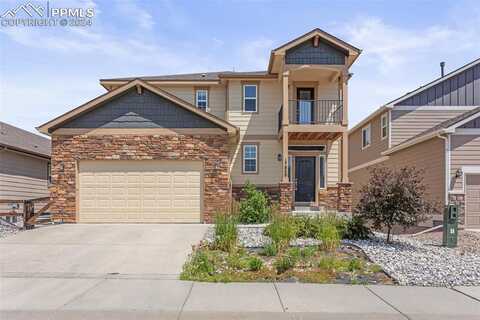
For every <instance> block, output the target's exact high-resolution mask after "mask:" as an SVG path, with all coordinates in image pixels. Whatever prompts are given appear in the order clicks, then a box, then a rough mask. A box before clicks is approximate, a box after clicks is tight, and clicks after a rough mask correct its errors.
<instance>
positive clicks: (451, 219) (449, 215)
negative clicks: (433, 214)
mask: <svg viewBox="0 0 480 320" xmlns="http://www.w3.org/2000/svg"><path fill="white" fill-rule="evenodd" d="M457 239H458V206H457V205H455V204H449V205H447V206H446V207H445V212H444V213H443V245H444V246H446V247H449V248H454V247H456V246H457Z"/></svg>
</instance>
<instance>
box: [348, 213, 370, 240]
mask: <svg viewBox="0 0 480 320" xmlns="http://www.w3.org/2000/svg"><path fill="white" fill-rule="evenodd" d="M371 236H372V231H371V230H370V228H369V227H367V226H366V225H365V220H363V218H362V217H360V216H357V215H355V216H353V217H352V218H351V219H348V220H347V224H346V226H345V231H344V232H343V235H342V238H343V239H350V240H362V239H368V238H370V237H371Z"/></svg>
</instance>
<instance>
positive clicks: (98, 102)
mask: <svg viewBox="0 0 480 320" xmlns="http://www.w3.org/2000/svg"><path fill="white" fill-rule="evenodd" d="M134 87H137V88H138V87H142V88H145V89H147V90H149V91H151V92H153V93H155V94H157V95H159V96H161V97H163V98H165V99H168V100H170V101H172V102H174V103H175V104H177V105H178V106H179V107H182V108H185V109H187V110H188V111H190V112H193V113H195V114H197V115H199V116H201V117H203V118H205V119H207V120H209V121H211V122H213V123H215V124H216V125H218V126H219V127H221V128H223V129H225V130H226V131H227V132H228V133H229V134H232V135H236V134H237V133H238V128H237V127H235V126H234V125H232V124H230V123H229V122H227V121H225V120H223V119H221V118H219V117H216V116H214V115H212V114H210V113H208V112H205V111H203V110H200V109H198V108H196V107H195V106H194V105H192V104H190V103H188V102H186V101H185V100H182V99H180V98H178V97H176V96H174V95H172V94H170V93H168V92H166V91H164V90H162V89H159V88H156V87H154V86H152V85H150V84H148V83H147V82H145V81H143V80H140V79H135V80H132V81H129V82H128V83H126V84H124V85H122V86H120V87H118V88H116V89H114V90H112V91H109V92H106V93H104V94H102V95H100V96H98V97H97V98H95V99H93V100H91V101H89V102H87V103H85V104H83V105H81V106H79V107H77V108H75V109H72V110H70V111H68V112H66V113H64V114H62V115H61V116H58V117H56V118H54V119H53V120H50V121H48V122H47V123H44V124H42V125H40V126H39V127H37V130H38V131H40V132H42V133H45V134H50V133H52V131H53V130H55V129H56V128H58V127H60V126H61V125H62V124H64V123H66V122H68V121H70V120H72V119H75V118H77V117H79V116H80V115H82V114H85V113H86V112H88V111H90V110H93V109H95V108H98V107H101V106H102V105H103V104H104V103H105V102H107V101H110V100H111V99H113V98H115V97H117V96H118V95H120V94H122V93H124V92H126V91H127V90H129V89H131V88H134Z"/></svg>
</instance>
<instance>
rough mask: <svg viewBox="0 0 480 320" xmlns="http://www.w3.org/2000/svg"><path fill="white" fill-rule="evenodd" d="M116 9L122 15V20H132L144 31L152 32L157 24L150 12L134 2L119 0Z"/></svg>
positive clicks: (131, 0) (132, 0)
mask: <svg viewBox="0 0 480 320" xmlns="http://www.w3.org/2000/svg"><path fill="white" fill-rule="evenodd" d="M116 9H117V10H118V11H119V14H121V15H122V18H124V19H126V20H132V21H133V22H134V23H135V24H136V25H137V26H138V27H140V28H142V29H145V30H151V29H152V27H153V26H154V24H155V21H154V20H153V16H152V15H151V14H150V12H148V11H147V10H145V9H144V8H142V7H141V6H139V5H138V3H137V2H136V1H134V0H119V1H118V2H117V3H116Z"/></svg>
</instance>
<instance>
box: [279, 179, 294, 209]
mask: <svg viewBox="0 0 480 320" xmlns="http://www.w3.org/2000/svg"><path fill="white" fill-rule="evenodd" d="M279 187H280V201H279V205H280V212H281V213H291V212H292V206H293V184H292V183H291V182H281V183H280V184H279Z"/></svg>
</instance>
